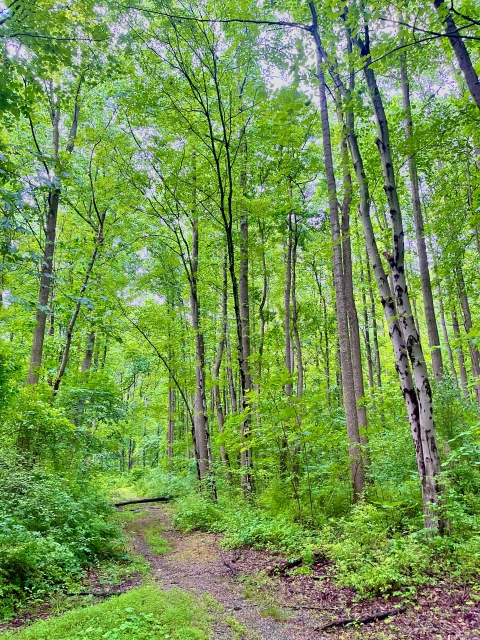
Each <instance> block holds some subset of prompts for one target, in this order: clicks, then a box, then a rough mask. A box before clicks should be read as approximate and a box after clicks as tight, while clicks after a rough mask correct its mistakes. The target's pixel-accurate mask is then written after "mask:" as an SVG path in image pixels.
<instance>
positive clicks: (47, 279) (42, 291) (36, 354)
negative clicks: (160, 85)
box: [27, 76, 83, 384]
mask: <svg viewBox="0 0 480 640" xmlns="http://www.w3.org/2000/svg"><path fill="white" fill-rule="evenodd" d="M82 82H83V76H80V79H79V82H78V86H77V92H76V96H75V105H74V109H73V118H72V124H71V127H70V132H69V136H68V142H67V146H66V150H67V151H68V152H69V153H71V152H72V151H73V148H74V145H75V139H76V137H77V128H78V116H79V113H80V106H79V97H80V89H81V87H82ZM51 100H52V102H53V100H54V96H53V91H52V96H51ZM50 115H51V121H52V146H53V158H54V162H55V167H57V166H58V152H59V140H60V129H59V126H60V108H59V104H58V102H57V103H56V104H55V105H54V106H53V108H52V111H51V114H50ZM30 127H31V130H32V136H33V139H34V142H35V144H36V146H37V151H38V152H39V153H40V149H39V148H38V142H37V139H36V135H35V129H34V126H33V122H32V121H31V120H30ZM47 172H48V169H47ZM49 177H50V176H49ZM58 180H59V178H58V176H56V177H55V183H54V184H53V186H52V187H50V189H49V192H48V207H47V218H46V221H45V227H44V233H45V248H44V250H43V257H42V267H41V271H40V287H39V291H38V300H37V310H36V313H35V328H34V331H33V342H32V350H31V353H30V364H29V369H28V377H27V384H38V380H39V369H40V367H41V366H42V356H43V343H44V340H45V327H46V324H47V306H48V298H49V295H50V290H51V288H52V287H53V258H54V254H55V240H56V235H57V218H58V206H59V202H60V185H59V183H58Z"/></svg>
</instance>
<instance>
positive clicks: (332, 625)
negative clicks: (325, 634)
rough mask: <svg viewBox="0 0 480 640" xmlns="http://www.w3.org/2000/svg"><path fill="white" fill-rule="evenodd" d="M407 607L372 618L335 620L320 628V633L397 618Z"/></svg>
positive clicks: (376, 614) (381, 612) (381, 613)
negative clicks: (351, 625) (350, 625)
mask: <svg viewBox="0 0 480 640" xmlns="http://www.w3.org/2000/svg"><path fill="white" fill-rule="evenodd" d="M406 610H407V607H399V608H398V609H390V610H389V611H379V612H378V613H372V615H370V616H363V618H341V619H340V620H334V622H329V623H328V624H326V625H324V626H323V627H320V628H319V629H318V630H319V631H327V629H338V627H346V626H347V625H348V624H369V623H370V622H376V621H377V620H385V618H390V617H391V616H396V615H398V614H399V613H405V611H406Z"/></svg>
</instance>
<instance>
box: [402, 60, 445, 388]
mask: <svg viewBox="0 0 480 640" xmlns="http://www.w3.org/2000/svg"><path fill="white" fill-rule="evenodd" d="M400 75H401V79H402V97H403V109H404V111H405V138H406V140H407V142H408V141H410V142H411V141H412V139H413V122H412V109H411V104H410V85H409V82H408V75H407V64H406V60H405V56H404V55H401V56H400ZM408 170H409V174H410V192H411V197H412V209H413V220H414V224H415V236H416V241H417V253H418V265H419V269H420V283H421V285H422V296H423V308H424V310H425V322H426V324H427V333H428V343H429V346H430V349H431V358H432V369H433V376H434V378H435V380H436V381H437V382H439V381H440V380H441V379H442V378H443V360H442V352H441V350H440V336H439V335H438V326H437V319H436V317H435V307H434V304H433V294H432V283H431V281H430V269H429V266H428V256H427V247H426V244H425V237H424V225H423V216H422V206H421V201H420V188H419V184H418V172H417V161H416V158H415V155H414V154H413V153H412V154H411V155H409V156H408Z"/></svg>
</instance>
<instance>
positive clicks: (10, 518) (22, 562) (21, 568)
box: [0, 465, 120, 616]
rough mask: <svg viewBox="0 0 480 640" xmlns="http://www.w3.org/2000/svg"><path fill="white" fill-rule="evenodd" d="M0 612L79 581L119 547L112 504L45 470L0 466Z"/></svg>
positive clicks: (5, 613)
mask: <svg viewBox="0 0 480 640" xmlns="http://www.w3.org/2000/svg"><path fill="white" fill-rule="evenodd" d="M0 485H1V486H2V494H1V497H0V595H1V596H2V597H1V602H2V605H1V607H0V614H1V615H3V616H8V615H11V613H12V607H13V604H14V602H15V601H19V602H21V601H22V600H24V599H25V598H28V597H38V596H44V595H46V594H47V593H49V592H51V591H52V590H55V589H57V588H59V587H61V586H64V585H68V584H70V583H72V582H73V581H76V580H78V579H79V578H80V576H81V575H82V568H83V567H84V566H85V565H86V564H88V563H90V562H91V561H92V560H93V559H94V558H95V557H98V556H100V555H107V554H112V553H115V552H116V551H117V550H118V549H119V541H120V538H119V530H118V528H117V527H116V526H115V525H114V524H113V523H112V522H111V521H110V520H109V515H110V512H111V507H110V506H109V505H108V503H107V502H106V501H105V500H104V498H103V497H102V496H101V495H99V494H98V493H97V492H96V491H95V490H94V489H93V488H92V486H91V485H89V484H87V483H86V482H81V481H79V480H75V479H72V478H69V477H68V476H66V475H65V474H58V473H57V474H55V475H53V474H51V473H49V472H47V471H45V470H44V469H42V468H38V467H34V468H26V469H25V468H22V467H19V466H16V467H12V466H6V465H3V466H1V467H0Z"/></svg>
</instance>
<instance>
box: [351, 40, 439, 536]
mask: <svg viewBox="0 0 480 640" xmlns="http://www.w3.org/2000/svg"><path fill="white" fill-rule="evenodd" d="M355 42H356V44H357V46H358V47H359V49H360V52H361V55H362V58H363V60H364V63H365V66H364V69H363V70H364V75H365V79H366V82H367V86H368V89H369V93H370V98H371V102H372V106H373V110H374V113H375V119H376V123H377V133H378V139H377V147H378V151H379V155H380V162H381V165H382V172H383V177H384V189H385V193H386V195H387V200H388V204H389V208H390V218H391V226H392V233H393V240H394V245H393V250H392V253H391V254H389V255H387V258H388V262H389V264H390V270H391V274H392V276H393V281H394V295H395V303H396V310H397V312H398V316H399V323H400V324H401V332H400V333H401V334H402V335H403V336H404V340H405V343H406V344H405V345H404V343H403V340H400V341H399V345H398V346H399V347H400V346H401V349H400V350H399V353H398V356H399V358H400V359H403V358H404V356H405V353H404V349H403V347H404V346H406V349H407V352H408V356H409V358H410V362H411V365H412V370H413V375H414V379H415V386H413V384H411V378H410V369H409V367H408V362H406V363H405V368H404V377H405V382H407V379H408V378H410V380H408V383H407V387H406V388H405V391H406V392H407V393H408V394H410V395H412V397H413V396H415V400H414V401H413V403H412V404H413V406H412V407H411V408H414V411H413V413H412V411H409V413H410V416H411V419H412V421H411V426H412V428H413V432H414V439H415V437H416V431H417V429H419V434H418V435H419V437H420V442H421V449H419V454H420V455H421V461H422V464H421V468H420V469H419V471H420V478H421V480H422V491H423V504H424V509H425V514H426V516H427V525H428V526H437V525H438V526H439V527H440V528H442V527H443V523H442V522H439V521H438V519H437V517H436V516H435V514H432V512H431V509H430V507H429V505H430V504H437V503H438V495H439V493H440V492H441V490H442V488H441V486H440V485H439V484H438V475H439V474H440V455H439V452H438V447H437V439H436V431H435V423H434V417H433V399H432V391H431V387H430V381H429V379H428V371H427V366H426V362H425V358H424V355H423V352H422V347H421V344H420V339H419V335H418V332H417V329H416V327H415V322H414V319H413V315H412V309H411V306H410V299H409V295H408V289H407V284H406V279H405V266H404V230H403V222H402V216H401V211H400V203H399V200H398V193H397V187H396V180H395V173H394V168H393V158H392V155H391V150H390V136H389V130H388V123H387V118H386V114H385V110H384V107H383V101H382V97H381V95H380V91H379V89H378V86H377V81H376V78H375V73H374V71H373V69H372V68H371V67H370V66H369V63H370V52H369V51H368V49H367V48H366V47H365V45H364V44H363V43H362V42H361V41H360V39H359V38H358V36H356V37H355ZM354 163H355V161H354ZM362 221H363V220H362ZM370 234H371V238H370V240H367V244H370V245H371V240H372V238H373V239H374V236H373V230H371V231H369V233H368V235H370ZM375 244H376V243H375ZM372 258H373V259H372ZM372 258H371V262H372V265H373V266H374V270H375V267H376V268H377V269H376V270H377V271H379V269H378V266H377V263H378V260H379V256H374V255H372ZM378 276H379V277H378V279H377V281H378V280H381V279H383V275H382V276H380V273H378ZM385 293H386V294H387V295H388V294H389V293H390V292H389V291H388V293H387V291H385ZM384 300H385V302H384V304H385V308H386V307H388V306H389V305H392V303H393V301H392V300H390V299H389V298H388V297H387V298H384ZM392 311H393V309H392ZM393 326H394V327H395V328H396V329H397V328H398V324H394V325H393ZM396 329H395V330H396ZM399 358H397V366H398V365H399ZM407 367H408V372H407ZM417 415H418V420H417V417H416V416H417ZM420 452H421V453H420Z"/></svg>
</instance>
